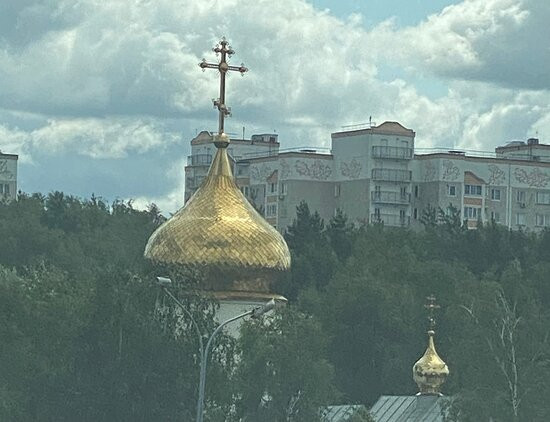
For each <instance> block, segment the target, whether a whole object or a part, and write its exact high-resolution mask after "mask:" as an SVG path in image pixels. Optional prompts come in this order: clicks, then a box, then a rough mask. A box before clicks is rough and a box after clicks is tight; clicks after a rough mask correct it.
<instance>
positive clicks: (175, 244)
mask: <svg viewBox="0 0 550 422" xmlns="http://www.w3.org/2000/svg"><path fill="white" fill-rule="evenodd" d="M228 143H229V139H228V138H227V136H226V135H225V134H222V135H219V136H218V137H217V139H216V142H215V144H216V146H217V147H218V150H217V152H216V156H215V157H214V160H213V162H212V165H211V166H210V170H209V172H208V176H207V177H206V178H205V180H204V182H203V183H202V185H201V187H200V188H199V189H198V190H197V192H195V194H194V195H193V196H192V197H191V199H190V200H189V201H188V202H187V204H186V205H185V206H184V207H183V208H181V209H180V210H179V211H178V212H177V213H176V214H175V215H174V216H173V217H172V218H170V219H169V220H168V221H166V222H165V223H164V224H162V225H161V226H160V227H159V228H158V229H157V230H156V231H155V232H154V233H153V234H152V235H151V237H150V238H149V241H148V242H147V246H146V247H145V257H146V258H149V259H151V260H152V261H153V262H154V263H157V264H165V265H176V266H182V267H186V268H194V269H198V270H200V271H202V273H203V275H204V276H205V280H204V282H203V284H204V285H203V286H201V288H203V289H205V290H213V291H228V292H235V291H250V292H264V293H268V292H269V284H270V282H271V280H272V278H273V276H274V275H276V274H277V273H280V272H282V271H286V270H288V269H289V268H290V253H289V250H288V246H287V244H286V242H285V240H284V239H283V237H282V236H281V235H280V234H279V232H277V230H275V228H273V227H272V226H271V225H270V224H269V223H268V222H267V221H265V220H264V219H263V217H262V216H261V215H260V214H258V212H257V211H256V210H255V209H254V208H253V207H252V205H250V203H249V202H248V200H247V199H246V198H245V196H244V195H243V194H242V192H241V191H240V190H239V188H238V187H237V185H236V184H235V181H234V180H233V175H232V171H231V165H230V162H229V158H228V156H227V150H226V147H227V145H228Z"/></svg>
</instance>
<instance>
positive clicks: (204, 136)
mask: <svg viewBox="0 0 550 422" xmlns="http://www.w3.org/2000/svg"><path fill="white" fill-rule="evenodd" d="M266 135H269V134H259V135H258V136H266ZM252 136H256V135H252ZM231 142H232V143H234V144H247V145H261V146H265V147H269V146H271V147H273V146H274V145H279V141H271V142H267V141H262V140H257V139H254V140H252V139H242V138H241V139H238V138H231ZM211 143H214V135H213V134H212V133H211V132H208V131H207V130H203V131H201V132H199V134H198V135H197V136H195V137H194V138H193V139H192V140H191V145H200V144H211Z"/></svg>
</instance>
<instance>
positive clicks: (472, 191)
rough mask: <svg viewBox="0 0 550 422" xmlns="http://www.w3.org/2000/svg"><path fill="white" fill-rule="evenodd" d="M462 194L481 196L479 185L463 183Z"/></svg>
mask: <svg viewBox="0 0 550 422" xmlns="http://www.w3.org/2000/svg"><path fill="white" fill-rule="evenodd" d="M464 195H470V196H481V185H464Z"/></svg>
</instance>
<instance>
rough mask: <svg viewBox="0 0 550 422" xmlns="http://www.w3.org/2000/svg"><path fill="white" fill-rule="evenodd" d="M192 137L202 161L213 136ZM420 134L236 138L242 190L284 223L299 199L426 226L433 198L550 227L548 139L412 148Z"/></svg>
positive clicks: (445, 205) (470, 216)
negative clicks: (288, 141)
mask: <svg viewBox="0 0 550 422" xmlns="http://www.w3.org/2000/svg"><path fill="white" fill-rule="evenodd" d="M262 136H263V138H262V139H264V140H265V139H268V138H266V136H268V137H269V135H262ZM193 142H194V145H193V147H194V148H195V149H194V150H193V151H194V153H196V155H197V157H196V159H195V158H190V161H191V162H192V163H193V162H195V161H196V162H198V163H202V162H201V158H200V157H201V156H202V155H201V154H204V153H205V150H204V151H203V150H201V149H199V148H203V149H204V148H208V142H209V141H208V139H207V137H206V136H205V135H204V134H203V135H201V136H198V137H197V138H195V139H194V140H193V141H192V144H193ZM414 144H415V133H414V131H412V130H410V129H407V128H405V127H403V126H402V125H400V124H399V123H397V122H385V123H383V124H381V125H379V126H371V127H365V128H360V129H354V130H349V131H344V132H336V133H333V134H332V149H331V153H319V152H318V151H315V150H313V149H306V150H304V149H302V150H298V151H286V152H279V149H278V145H279V144H278V143H277V144H276V145H269V143H265V142H264V143H261V142H260V143H258V144H257V145H252V144H250V143H248V144H247V143H246V142H244V143H243V142H241V145H240V146H239V143H238V142H237V143H236V144H235V145H233V147H234V148H237V149H239V148H240V150H239V151H240V152H239V154H241V155H240V156H243V157H246V158H241V159H238V160H235V161H236V164H235V172H234V173H235V177H236V180H237V184H238V185H239V186H240V187H241V190H242V192H243V193H244V194H245V196H247V198H249V200H250V201H251V203H253V205H254V206H255V207H256V209H258V210H259V211H260V212H261V213H262V214H263V215H264V217H265V218H266V219H267V221H269V222H270V223H271V224H272V225H274V226H276V227H277V229H278V230H280V231H281V232H283V231H284V230H285V229H286V227H288V226H289V225H290V224H292V221H293V220H294V218H295V217H296V206H297V205H298V204H299V203H300V202H301V201H306V202H307V203H308V205H309V207H310V209H311V210H312V211H317V212H319V214H320V215H321V217H322V218H323V219H325V220H326V221H328V220H329V219H330V218H331V217H332V216H333V215H334V214H335V212H336V210H337V209H338V208H340V209H341V210H342V211H344V212H345V213H346V215H347V216H348V218H349V220H350V221H351V222H354V223H356V224H363V223H373V222H382V223H384V224H385V225H389V226H400V227H411V228H420V227H421V226H422V224H421V218H422V215H423V213H424V212H425V211H426V210H427V209H428V208H430V207H432V208H435V209H436V210H439V209H441V210H442V211H443V212H448V209H449V206H452V207H454V208H455V209H457V210H458V211H459V212H460V215H461V218H463V219H464V220H465V221H466V224H467V226H468V227H469V228H475V227H477V225H478V222H483V223H488V222H491V221H494V222H496V223H498V224H502V225H505V226H506V227H509V228H511V229H527V230H540V229H543V228H544V227H550V146H549V145H544V144H539V143H538V140H534V139H530V140H529V141H528V143H527V144H526V143H522V142H514V143H511V144H509V145H506V146H504V147H499V148H497V149H496V151H495V154H494V155H493V156H491V157H489V156H487V155H485V156H483V155H482V154H479V155H475V154H474V155H472V156H470V155H466V154H464V153H462V152H459V151H442V152H437V153H431V154H416V155H415V154H414ZM234 154H236V153H235V152H234ZM189 167H192V168H189ZM202 167H204V169H203V168H202ZM207 169H208V166H204V165H202V164H201V165H197V166H188V167H186V174H187V171H188V170H189V171H193V172H194V174H195V176H198V178H200V177H201V176H200V175H201V174H202V173H201V172H203V173H204V174H206V171H207ZM190 193H192V189H191V188H190V189H187V186H186V195H188V194H189V195H190ZM186 199H187V198H186Z"/></svg>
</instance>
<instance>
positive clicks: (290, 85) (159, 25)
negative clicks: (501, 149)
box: [0, 0, 550, 211]
mask: <svg viewBox="0 0 550 422" xmlns="http://www.w3.org/2000/svg"><path fill="white" fill-rule="evenodd" d="M548 21H550V6H549V5H548V3H547V2H545V1H537V0H520V1H517V0H465V1H463V2H460V3H457V4H456V5H453V6H449V7H447V8H445V9H443V10H442V11H441V12H440V13H438V14H434V15H432V16H429V17H427V18H426V20H425V21H423V22H421V23H420V24H418V25H416V26H413V27H405V28H401V27H398V26H397V24H396V21H391V20H390V21H386V22H383V23H380V24H379V25H377V26H375V27H371V29H369V30H367V29H366V28H365V27H364V26H363V24H362V17H361V16H360V15H358V14H354V15H353V16H350V17H349V18H348V19H347V20H341V19H338V18H336V17H334V16H332V15H330V14H329V13H328V12H327V11H319V10H316V9H315V8H313V7H312V6H311V5H310V4H308V3H307V2H306V1H303V0H279V1H276V2H273V1H271V0H225V1H219V0H202V1H195V0H177V1H176V0H112V1H101V0H21V1H18V2H12V1H8V0H0V142H1V143H0V148H2V149H3V150H5V151H6V152H15V153H20V154H21V157H22V161H24V160H27V162H29V163H30V162H32V163H35V168H38V167H39V166H41V165H42V164H43V162H44V160H45V159H46V158H45V157H52V156H53V155H56V156H59V157H60V160H65V161H68V160H72V159H73V158H74V157H79V160H80V159H82V158H89V159H90V160H94V166H95V167H97V168H98V171H102V170H101V169H102V168H103V167H102V166H104V165H105V161H106V160H119V161H120V162H124V161H125V160H126V159H131V160H139V159H140V157H141V158H143V157H145V156H147V155H151V157H154V158H151V161H150V162H149V163H146V162H145V161H144V162H143V163H141V162H140V165H143V166H146V165H149V166H151V168H153V167H154V168H155V169H161V170H162V171H161V170H158V171H157V172H156V173H155V177H156V178H157V179H155V181H154V184H155V185H156V186H159V189H158V190H156V191H155V190H154V189H153V188H152V187H150V186H149V187H148V189H147V190H145V189H144V190H143V191H139V190H137V188H136V186H139V185H146V184H147V183H146V182H145V178H146V177H148V176H150V175H148V174H146V172H143V171H141V177H143V179H142V180H141V181H140V180H136V181H135V185H133V187H132V190H131V191H123V189H128V186H126V185H124V186H122V185H121V186H120V189H121V191H120V192H119V193H117V195H118V196H120V197H130V196H134V197H136V198H137V202H140V201H141V203H148V202H151V201H154V202H158V203H160V204H161V208H163V209H165V210H166V211H174V209H173V208H170V207H173V206H176V204H179V202H178V200H179V199H178V198H180V193H181V191H182V190H183V187H182V186H181V183H182V181H183V177H182V176H181V174H180V175H179V176H177V177H176V178H174V176H171V175H170V174H169V172H168V171H164V169H165V168H172V167H171V166H172V165H176V164H173V163H177V162H178V163H179V164H177V166H181V167H183V163H182V162H181V159H182V157H183V156H184V155H185V154H186V153H187V151H188V147H189V140H190V138H191V136H192V134H193V132H194V129H198V130H202V129H207V130H214V129H215V127H216V126H217V116H216V113H215V111H214V110H213V109H212V106H211V102H210V99H211V98H215V97H217V96H218V75H217V73H216V72H215V71H211V70H209V71H206V72H204V73H202V72H201V71H200V69H199V67H198V66H197V64H198V62H199V61H200V60H201V59H202V58H203V57H204V58H206V59H207V60H208V61H214V60H216V57H215V55H214V54H213V53H212V51H211V50H210V48H211V47H212V46H213V45H214V44H215V43H216V42H217V40H219V37H220V36H222V35H227V36H228V38H229V40H230V41H231V44H232V45H233V46H234V48H235V50H236V55H235V56H234V57H233V58H232V63H233V64H240V62H241V61H244V62H245V64H246V65H247V66H248V67H249V68H250V72H248V73H247V74H246V75H245V77H244V78H241V77H240V76H239V75H238V74H231V75H229V77H228V88H227V103H228V105H229V106H231V107H232V109H233V114H234V117H233V118H232V119H231V120H229V121H228V122H227V125H226V127H228V130H229V131H234V132H238V133H240V132H241V127H242V126H246V133H247V135H249V134H251V133H254V132H256V133H258V132H266V131H272V130H277V132H278V133H279V139H280V141H281V142H282V145H281V147H282V148H289V147H294V146H325V147H327V146H329V143H330V133H331V132H332V131H335V130H339V129H340V126H341V125H346V124H353V123H361V122H365V121H368V118H369V116H373V118H374V119H375V120H376V121H377V122H378V123H381V122H383V121H384V120H397V121H399V122H401V123H402V124H404V125H405V126H407V127H410V128H412V129H413V130H415V131H416V133H417V145H418V146H420V147H433V146H449V147H453V146H457V147H462V148H469V149H473V148H476V149H483V150H490V149H492V148H493V147H494V146H496V145H499V144H502V143H503V142H504V141H505V140H508V139H510V138H525V137H526V136H532V135H534V134H535V133H536V132H537V131H538V132H539V136H540V137H541V141H543V142H544V141H546V142H548V138H550V109H549V106H548V104H550V97H549V95H550V94H549V86H550V82H549V78H550V49H549V48H548V47H547V46H546V45H545V44H544V43H543V42H542V40H546V39H548V38H549V34H548V32H549V30H548V26H547V22H548ZM385 67H393V68H395V69H398V70H399V72H396V75H398V76H388V74H387V73H385V70H384V69H385ZM419 77H422V78H425V79H426V80H427V81H428V83H429V81H430V80H436V81H437V82H438V83H439V84H441V85H442V86H443V87H444V88H443V89H442V90H441V91H442V92H441V93H440V94H439V95H438V96H434V95H429V94H426V93H425V91H423V89H422V87H421V86H420V85H419V84H418V83H417V82H418V78H419ZM2 109H4V110H8V111H9V112H10V113H12V114H13V116H15V115H17V116H18V117H17V118H15V117H13V116H8V117H5V116H7V114H6V113H4V114H3V113H2ZM21 116H22V117H21ZM176 146H179V148H176ZM162 151H164V153H166V151H170V154H171V155H170V156H166V155H163V152H162ZM153 152H154V153H155V154H153ZM80 162H81V161H79V163H80ZM110 165H113V164H112V163H111V164H110ZM128 165H129V164H128ZM178 168H179V167H178ZM26 169H27V170H28V171H32V169H31V167H27V168H26ZM72 170H74V171H77V169H76V168H74V169H72ZM103 170H104V172H105V174H108V173H109V172H113V173H112V174H113V175H116V177H124V174H122V176H121V175H120V173H116V172H114V170H113V168H112V167H109V168H108V170H107V167H104V168H103ZM180 170H181V168H180ZM90 171H92V170H90ZM37 174H38V173H37ZM132 174H138V177H139V175H140V174H139V173H138V172H137V171H136V173H132ZM23 176H24V173H22V177H23ZM46 177H47V175H46ZM113 177H115V176H113ZM178 177H179V178H178ZM83 180H84V179H83ZM105 180H107V178H105ZM52 183H54V182H52ZM56 183H57V180H56ZM83 183H86V182H85V181H84V182H83ZM105 183H108V182H105ZM151 183H153V182H151ZM114 185H115V184H114V183H111V184H110V185H109V186H108V187H106V189H110V192H112V191H113V189H114V188H113V186H114ZM41 186H42V185H41ZM51 188H52V189H54V188H57V187H56V186H52V187H51ZM86 188H87V187H86ZM84 189H85V188H84V187H83V190H84ZM94 189H96V191H97V189H99V188H98V187H96V186H94ZM86 192H87V191H86ZM96 193H98V194H101V192H99V191H97V192H96ZM162 201H164V202H162ZM162 204H163V205H164V206H163V205H162Z"/></svg>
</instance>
